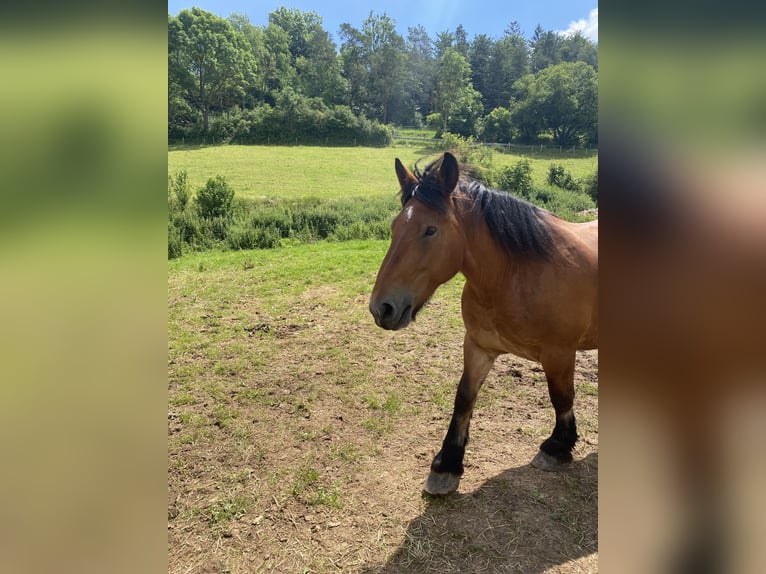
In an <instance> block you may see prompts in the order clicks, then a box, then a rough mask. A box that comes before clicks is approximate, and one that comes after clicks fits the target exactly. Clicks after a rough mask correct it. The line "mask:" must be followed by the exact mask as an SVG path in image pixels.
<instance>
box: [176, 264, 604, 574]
mask: <svg viewBox="0 0 766 574" xmlns="http://www.w3.org/2000/svg"><path fill="white" fill-rule="evenodd" d="M256 271H257V269H256V270H253V271H248V270H245V269H240V270H239V271H236V270H232V271H231V272H227V273H226V274H223V275H222V276H220V275H219V276H216V277H215V281H216V282H217V283H218V284H220V292H218V291H216V292H211V293H208V294H200V295H198V296H192V295H189V285H190V281H192V279H189V277H191V276H184V275H182V274H178V275H171V277H170V284H169V285H170V286H169V291H170V293H169V301H170V317H171V318H170V323H171V329H170V333H171V336H170V339H171V340H170V351H169V378H170V384H169V413H168V456H169V467H168V551H169V572H171V573H178V574H181V573H213V572H336V571H343V572H365V573H394V572H405V573H406V572H413V573H414V572H418V573H424V572H523V573H535V572H561V573H570V572H596V571H597V570H598V568H597V514H598V512H597V476H598V410H597V403H598V354H597V352H595V351H592V352H585V353H581V354H579V355H578V363H577V373H576V386H577V398H576V402H575V409H576V410H575V412H576V415H577V419H578V428H579V432H580V435H581V439H580V441H579V442H578V444H577V447H576V450H575V462H574V463H573V465H572V467H571V469H570V470H568V471H566V472H564V473H546V472H543V471H540V470H537V469H534V468H532V467H531V466H530V465H529V461H530V460H531V459H532V457H533V456H534V455H535V453H536V452H537V450H538V447H539V444H540V442H542V440H544V439H545V438H546V437H547V436H548V435H549V434H550V432H551V430H552V428H553V422H554V415H553V408H552V406H551V405H550V401H549V399H548V393H547V387H546V383H545V377H544V375H543V373H542V369H541V368H540V366H539V365H537V364H535V363H531V362H529V361H525V360H522V359H519V358H516V357H513V356H510V355H508V356H504V357H501V358H500V359H499V360H498V361H497V362H496V364H495V367H494V368H493V370H492V372H491V373H490V375H489V377H488V378H487V381H486V383H485V385H484V388H483V389H482V391H481V393H480V395H479V400H478V403H477V406H476V410H475V412H474V417H473V422H472V425H471V442H470V443H469V444H468V448H467V451H466V471H465V475H464V477H463V480H462V482H461V484H460V488H459V491H458V492H457V493H456V494H454V495H452V496H449V497H446V498H440V499H433V498H430V497H428V496H427V495H424V494H423V493H422V485H423V481H424V480H425V478H426V475H427V474H428V468H429V464H430V462H431V458H432V457H433V456H434V454H435V453H436V451H437V450H438V448H439V447H440V445H441V441H442V439H443V438H444V434H445V433H446V430H447V426H448V424H449V418H450V416H451V410H452V402H453V398H454V392H455V389H456V386H457V382H458V379H459V377H460V373H461V369H462V350H461V349H462V337H463V330H462V324H461V321H460V312H459V285H453V284H450V285H448V286H445V287H444V288H442V289H441V290H440V291H439V292H437V296H436V297H435V298H434V300H433V301H432V302H431V303H430V304H429V306H428V308H427V309H425V310H424V311H423V312H422V313H421V315H420V316H419V318H418V321H417V323H416V324H413V325H412V326H410V327H408V328H407V329H405V330H404V331H401V332H397V333H390V332H385V331H382V330H380V329H378V328H377V327H375V325H374V323H373V321H372V318H371V317H370V316H369V313H368V311H367V302H368V296H367V294H366V293H365V292H362V291H361V290H360V291H359V292H357V293H355V294H352V295H349V293H348V290H347V289H345V288H343V287H342V286H338V287H335V286H332V285H330V286H311V287H307V288H306V289H303V290H299V292H298V293H297V294H295V295H286V296H285V302H284V305H282V306H281V307H279V306H275V305H274V304H273V303H270V302H267V301H266V299H265V298H260V297H259V296H258V294H257V293H251V294H246V293H244V292H243V291H242V289H239V290H238V288H237V285H238V282H240V281H242V276H243V274H245V278H247V276H246V274H247V273H254V272H256ZM200 275H202V274H201V273H200ZM193 280H194V281H198V279H197V278H194V279H193ZM200 281H202V282H203V283H204V282H205V279H204V278H203V279H201V280H200ZM211 281H212V280H211ZM370 284H371V282H370ZM195 292H198V293H201V290H200V289H196V291H195ZM221 293H225V294H226V296H222V295H221Z"/></svg>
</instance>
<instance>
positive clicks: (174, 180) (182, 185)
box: [168, 170, 189, 211]
mask: <svg viewBox="0 0 766 574" xmlns="http://www.w3.org/2000/svg"><path fill="white" fill-rule="evenodd" d="M168 183H169V184H170V189H172V191H173V195H174V196H175V200H176V202H177V206H178V208H179V209H180V210H181V211H184V210H186V206H187V205H189V184H188V174H187V173H186V170H181V171H179V172H178V173H176V175H175V177H173V176H168Z"/></svg>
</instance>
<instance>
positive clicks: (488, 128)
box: [481, 108, 513, 143]
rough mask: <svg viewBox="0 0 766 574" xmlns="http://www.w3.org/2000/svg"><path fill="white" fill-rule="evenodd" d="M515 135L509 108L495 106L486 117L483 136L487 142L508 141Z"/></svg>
mask: <svg viewBox="0 0 766 574" xmlns="http://www.w3.org/2000/svg"><path fill="white" fill-rule="evenodd" d="M512 135H513V121H512V118H511V111H510V110H509V109H508V108H495V109H494V110H492V111H491V112H490V113H489V114H487V116H486V117H485V118H484V126H483V129H482V132H481V138H482V140H483V141H485V142H493V143H495V142H497V143H507V142H510V141H511V137H512Z"/></svg>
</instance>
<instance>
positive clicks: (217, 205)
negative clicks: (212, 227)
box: [194, 175, 234, 219]
mask: <svg viewBox="0 0 766 574" xmlns="http://www.w3.org/2000/svg"><path fill="white" fill-rule="evenodd" d="M233 201H234V190H233V189H231V188H230V187H229V184H228V183H226V179H225V178H224V177H223V176H221V175H217V176H215V177H214V178H212V179H209V180H207V184H206V185H205V187H203V188H201V189H200V190H199V191H198V192H197V196H196V197H195V198H194V202H195V204H196V205H197V213H199V215H200V217H203V218H207V219H212V218H214V217H229V216H230V215H231V206H232V202H233Z"/></svg>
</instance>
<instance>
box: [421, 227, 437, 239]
mask: <svg viewBox="0 0 766 574" xmlns="http://www.w3.org/2000/svg"><path fill="white" fill-rule="evenodd" d="M434 233H436V228H435V227H434V226H433V225H429V226H428V227H427V228H426V232H425V233H424V234H423V237H431V236H432V235H433V234H434Z"/></svg>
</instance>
